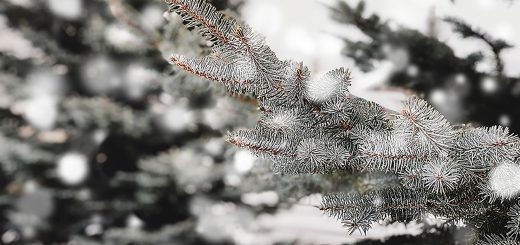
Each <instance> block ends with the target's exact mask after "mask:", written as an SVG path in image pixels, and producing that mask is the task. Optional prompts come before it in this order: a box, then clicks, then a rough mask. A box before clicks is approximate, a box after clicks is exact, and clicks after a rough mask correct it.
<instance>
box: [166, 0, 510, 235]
mask: <svg viewBox="0 0 520 245" xmlns="http://www.w3.org/2000/svg"><path fill="white" fill-rule="evenodd" d="M166 2H167V3H168V4H169V5H170V11H172V12H175V13H178V14H179V15H180V16H181V17H182V19H183V20H184V23H185V24H186V26H187V27H194V28H195V29H197V30H198V31H199V32H200V34H201V35H202V36H204V37H205V38H206V39H207V40H208V41H210V42H211V43H212V53H211V54H210V55H209V56H207V57H203V58H188V57H185V56H182V55H178V54H174V55H172V56H171V57H170V62H171V63H172V64H174V65H176V66H178V67H179V68H181V69H184V70H186V71H188V72H191V73H193V74H195V75H198V76H200V77H204V78H207V79H209V80H213V81H217V82H220V83H222V84H224V85H225V86H226V87H227V89H229V90H231V91H233V92H238V93H244V94H247V95H253V96H254V97H255V98H256V99H257V101H258V106H259V108H260V111H261V113H262V118H261V120H260V121H259V123H258V124H257V126H256V127H255V128H253V129H248V130H241V131H237V132H232V133H230V134H229V137H228V141H229V142H230V143H232V144H235V145H237V146H239V147H242V148H246V149H249V150H251V151H252V152H254V153H256V154H258V155H259V156H261V157H264V158H267V159H270V160H272V161H273V162H274V163H273V169H274V170H275V171H276V172H279V173H283V174H303V173H311V174H325V173H330V172H334V171H335V172H349V171H352V170H354V171H357V172H369V173H370V172H374V173H377V172H386V173H387V174H389V175H394V176H396V177H398V178H399V180H400V182H401V185H400V186H399V187H397V188H396V187H392V188H386V189H384V188H383V189H382V190H377V191H368V192H366V193H355V194H351V193H349V194H327V195H325V197H324V199H323V204H322V206H321V207H320V209H322V210H324V211H325V212H326V213H328V214H329V215H331V216H333V217H336V218H338V219H340V220H341V221H342V222H343V223H344V224H345V226H347V227H348V229H349V231H350V232H352V231H355V230H360V231H362V232H366V231H367V230H368V229H369V227H370V225H371V223H372V222H375V221H379V220H381V219H383V218H386V217H389V218H390V219H391V220H397V221H409V220H413V219H420V218H422V216H423V215H424V214H426V213H431V214H434V215H437V216H441V217H446V218H449V219H453V220H461V219H464V221H466V222H470V223H474V224H476V226H477V227H484V226H483V224H484V223H485V222H486V220H487V219H486V217H490V216H495V215H502V216H503V215H505V214H504V213H501V212H500V209H499V208H496V206H495V205H497V202H496V201H498V199H500V200H501V201H502V202H503V203H502V204H500V205H510V203H511V202H512V199H514V198H516V197H517V196H518V194H519V192H520V187H519V186H520V183H519V180H520V174H516V173H520V170H519V169H520V166H519V164H518V157H519V156H520V147H519V142H520V139H519V138H518V136H515V135H511V134H509V132H508V130H507V129H506V128H502V127H499V126H495V127H491V128H473V127H470V126H465V127H461V128H454V127H452V125H450V123H449V122H448V121H447V120H446V119H445V118H444V117H443V115H441V113H439V112H438V111H436V110H435V109H434V108H433V107H432V106H430V105H428V104H427V102H425V101H423V100H421V99H419V98H417V97H411V98H410V99H408V100H407V101H405V102H404V104H403V109H402V110H401V111H400V112H394V111H390V110H388V109H386V108H384V107H382V106H380V105H378V104H376V103H373V102H370V101H367V100H365V99H362V98H359V97H356V96H354V95H353V94H351V93H350V92H349V90H348V87H349V85H350V83H351V76H350V72H349V70H348V69H344V68H340V69H336V70H333V71H331V72H329V73H327V74H325V75H324V76H323V77H322V78H321V79H318V80H314V79H312V78H311V77H310V75H309V74H310V72H309V69H308V68H307V67H305V66H304V65H303V64H302V63H297V62H294V61H291V60H288V61H282V60H279V59H278V58H277V57H276V55H275V54H274V52H273V51H272V50H271V49H270V48H269V47H268V46H266V45H265V43H264V40H263V38H261V37H260V36H259V35H258V34H256V33H254V32H253V31H252V30H251V28H250V27H248V26H247V25H245V24H243V23H240V22H239V21H238V20H235V19H232V18H229V17H227V16H225V15H224V14H222V13H218V12H216V11H215V8H214V7H212V6H211V5H209V4H208V3H206V2H205V1H204V0H166ZM515 171H516V172H515ZM512 173H513V174H512ZM515 174H516V175H515ZM504 189H506V190H504ZM482 195H484V196H488V197H492V198H490V201H489V202H485V201H483V199H482ZM508 203H509V204H508ZM517 209H518V208H517ZM517 209H514V208H513V209H511V210H512V211H511V212H510V213H509V215H510V216H512V217H516V218H518V212H517V211H518V210H517ZM517 223H518V222H517V221H515V220H513V221H511V222H510V223H508V224H507V228H509V229H510V231H509V233H508V235H509V238H510V239H516V237H517V234H518V224H517ZM480 234H482V236H481V237H482V239H485V238H484V235H485V234H488V233H487V231H486V230H485V229H484V228H482V231H480ZM499 235H503V234H499Z"/></svg>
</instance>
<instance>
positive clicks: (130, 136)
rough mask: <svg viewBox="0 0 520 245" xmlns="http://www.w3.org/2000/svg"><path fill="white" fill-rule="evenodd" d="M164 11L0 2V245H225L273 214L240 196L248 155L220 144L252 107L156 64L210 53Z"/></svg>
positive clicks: (138, 0)
mask: <svg viewBox="0 0 520 245" xmlns="http://www.w3.org/2000/svg"><path fill="white" fill-rule="evenodd" d="M211 2H212V4H214V5H215V6H217V7H218V8H219V9H229V10H228V11H229V12H228V13H229V14H230V15H236V14H237V12H236V11H237V9H238V8H239V6H240V4H241V3H240V2H238V1H235V2H233V1H228V0H212V1H211ZM165 10H166V7H165V5H164V4H163V3H162V2H161V1H155V2H154V1H146V0H131V1H115V0H107V1H101V0H95V1H91V0H89V1H82V0H67V1H56V0H37V1H19V0H8V1H1V2H0V31H1V32H2V39H3V40H5V41H6V42H7V43H10V45H9V46H2V47H0V53H1V59H0V80H1V82H0V188H1V192H0V212H1V214H0V243H2V244H57V243H63V244H65V243H68V242H71V244H203V243H233V242H236V241H237V240H236V239H240V238H237V237H236V234H235V233H233V230H237V229H238V231H245V232H247V231H248V229H249V228H250V226H251V224H252V220H253V218H254V215H255V214H256V213H258V212H262V211H269V210H271V209H273V208H270V207H269V206H265V207H264V206H251V205H248V204H246V203H243V202H242V201H241V196H242V194H243V193H244V192H243V191H242V190H241V189H239V188H238V184H239V183H240V181H242V178H245V173H246V172H247V169H246V170H241V169H240V168H239V167H237V163H240V161H252V160H248V159H247V157H246V159H245V160H243V159H237V157H236V155H235V153H236V152H237V151H236V150H235V149H234V148H233V147H230V146H228V145H227V144H226V143H225V141H224V139H223V138H222V134H223V133H224V132H225V131H227V130H231V129H234V128H237V127H243V126H248V125H250V124H251V123H254V122H255V121H256V119H257V117H256V116H255V114H254V112H255V110H256V108H255V107H254V106H253V105H252V104H251V102H250V101H247V98H241V97H229V96H227V92H225V90H223V89H222V88H220V87H218V86H214V85H212V84H210V83H209V82H207V81H206V80H204V79H199V78H192V77H189V76H186V74H184V73H182V72H179V71H178V70H174V69H173V68H172V67H171V66H170V65H169V64H168V63H167V62H166V61H165V60H164V58H163V56H164V54H168V53H171V52H173V51H179V52H181V51H182V52H188V53H192V54H201V53H205V52H207V43H205V42H204V41H203V40H202V39H199V38H196V37H193V35H190V34H189V31H187V30H185V29H183V28H178V27H179V26H180V25H182V23H181V20H180V18H176V17H175V16H173V15H170V14H169V13H164V11H165ZM163 13H164V14H163ZM165 19H167V20H169V21H166V20H165ZM243 164H246V165H247V162H246V163H243ZM217 209H218V211H215V210H217ZM273 210H274V209H273Z"/></svg>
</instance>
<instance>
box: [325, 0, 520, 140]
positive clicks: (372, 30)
mask: <svg viewBox="0 0 520 245" xmlns="http://www.w3.org/2000/svg"><path fill="white" fill-rule="evenodd" d="M454 4H456V3H454ZM331 11H332V17H333V18H334V19H335V20H336V21H338V22H339V23H343V24H347V25H352V26H355V27H356V28H357V29H359V30H360V31H361V32H362V33H363V34H365V35H366V36H368V37H369V39H370V41H352V40H349V39H348V38H345V40H344V41H345V48H344V51H343V53H344V55H346V56H347V57H350V58H352V59H353V60H354V61H355V63H356V64H357V65H358V66H359V67H360V68H361V70H363V71H371V70H373V69H374V66H375V62H378V61H383V60H390V61H393V62H394V63H395V64H396V66H395V70H394V71H393V73H392V74H391V76H390V77H389V78H388V85H389V86H391V87H396V88H404V89H407V90H411V91H413V92H415V93H417V94H419V95H420V96H421V97H424V98H425V99H426V100H428V101H429V102H430V103H431V104H432V105H434V106H435V107H436V108H437V109H438V110H440V111H441V112H442V113H443V114H444V115H445V116H446V117H447V119H449V120H450V121H451V122H455V123H467V122H469V123H474V124H475V125H482V126H492V125H496V124H500V125H502V126H507V127H509V128H510V129H511V131H512V132H516V133H518V132H520V112H519V111H518V110H516V108H515V107H514V106H512V105H516V104H518V103H520V83H519V80H520V78H519V77H510V76H507V75H505V74H504V71H503V69H504V64H503V61H502V58H501V54H502V53H503V52H504V51H505V50H507V49H508V48H510V47H512V45H511V44H509V43H507V42H505V41H504V40H501V39H495V38H493V37H491V36H490V35H489V34H487V33H485V32H484V31H482V30H479V29H477V28H475V27H472V26H471V25H470V24H468V23H466V22H464V21H462V20H460V19H457V18H452V17H448V18H445V19H443V21H445V22H447V23H449V24H451V25H452V26H453V29H454V31H455V32H456V33H459V34H460V35H461V36H462V37H463V38H466V39H469V38H472V39H476V40H480V41H482V42H483V43H484V44H485V45H486V46H487V47H488V48H489V51H488V50H482V51H476V52H474V53H471V54H469V55H467V56H466V57H458V56H457V55H455V52H454V51H453V49H452V48H451V47H450V46H448V45H447V44H446V43H444V42H443V41H441V40H439V39H438V38H437V37H436V35H435V25H436V24H435V23H436V22H437V19H435V18H436V17H435V16H432V18H433V19H431V20H430V21H429V26H430V29H431V30H430V31H429V33H428V34H423V33H421V32H419V31H416V30H413V29H409V28H406V27H404V26H398V27H396V26H395V25H392V24H390V21H386V20H382V19H381V18H380V17H379V16H378V15H377V14H367V13H366V11H365V2H363V1H361V2H360V3H359V4H358V5H357V6H353V5H351V4H349V3H347V2H346V1H339V2H338V3H337V4H336V5H335V6H334V7H333V8H331ZM488 53H490V54H491V55H488ZM485 59H492V62H494V63H495V67H494V69H492V71H491V72H483V71H481V70H482V69H477V66H478V65H479V64H481V63H483V62H485V61H487V60H485Z"/></svg>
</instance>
